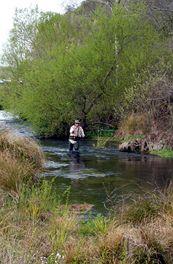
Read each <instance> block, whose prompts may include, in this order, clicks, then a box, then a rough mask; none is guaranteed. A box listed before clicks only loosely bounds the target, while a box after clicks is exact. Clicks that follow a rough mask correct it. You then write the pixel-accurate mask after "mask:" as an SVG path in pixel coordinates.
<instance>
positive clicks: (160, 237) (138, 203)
mask: <svg viewBox="0 0 173 264" xmlns="http://www.w3.org/2000/svg"><path fill="white" fill-rule="evenodd" d="M1 138H3V140H1V141H0V142H1V144H0V146H1V148H0V151H1V155H5V153H7V151H8V153H9V155H11V157H13V158H15V159H16V162H17V161H18V162H19V163H20V166H13V170H11V164H12V163H10V162H9V160H8V162H7V160H6V159H5V160H4V163H3V164H1V163H0V166H1V171H3V172H4V170H5V172H6V175H11V176H13V178H12V177H5V178H3V173H1V174H0V178H1V179H3V181H1V180H0V203H1V222H0V241H1V246H2V247H1V252H0V259H1V261H2V263H4V264H5V263H9V262H10V261H12V262H13V263H14V264H15V263H16V264H17V263H19V262H22V263H23V264H25V263H27V264H28V263H33V262H34V263H35V264H37V263H38V264H40V263H42V264H43V263H50V264H54V263H58V264H61V263H62V264H63V263H71V264H79V263H91V264H94V263H110V264H112V263H119V264H120V263H122V262H123V263H125V264H127V263H128V264H130V263H136V264H137V263H168V264H169V263H170V264H171V263H172V262H171V261H172V256H173V252H172V250H171V245H172V233H173V229H172V225H171V223H172V217H173V204H172V197H173V189H172V187H171V186H170V187H169V188H168V189H166V191H165V192H163V193H162V192H161V191H157V192H156V191H155V192H153V193H152V195H151V194H145V196H144V197H139V196H136V198H135V197H132V199H133V202H132V203H131V205H128V206H127V205H126V206H125V205H122V204H123V202H122V203H119V205H116V206H114V205H113V204H112V206H111V207H110V209H109V214H108V216H106V217H105V216H102V215H97V216H95V217H93V216H92V214H90V213H89V211H88V210H90V209H91V206H89V205H86V204H83V205H80V206H77V205H75V206H73V205H70V204H69V202H70V201H69V192H70V190H69V189H67V190H66V191H65V192H64V193H63V194H61V195H59V196H57V193H56V190H55V188H54V182H53V181H52V182H51V181H50V180H49V181H48V180H46V179H45V180H43V179H42V180H41V181H40V180H39V182H38V181H37V182H35V179H34V178H33V177H31V178H30V177H29V178H28V172H30V173H31V176H32V175H33V171H32V170H29V171H28V166H26V162H27V163H28V164H30V166H34V168H35V167H36V166H35V164H39V166H37V168H38V169H39V171H40V169H41V166H40V164H42V162H41V163H40V162H39V163H38V160H39V161H42V157H43V156H42V154H41V153H40V149H39V147H38V145H37V144H36V143H34V142H33V141H27V140H26V139H25V141H23V142H21V138H20V140H19V141H18V140H17V139H15V140H14V138H13V137H12V136H10V139H11V141H10V142H11V143H12V142H13V144H9V135H8V136H7V134H5V136H3V137H1ZM2 142H3V144H2ZM14 142H18V143H17V144H16V143H15V144H14ZM19 142H20V148H19ZM12 146H13V147H12ZM26 146H27V147H26ZM28 146H29V149H32V151H31V152H30V151H29V152H28ZM31 146H32V148H31ZM19 149H20V151H19ZM28 153H30V154H31V153H32V156H31V155H28ZM33 153H37V154H35V155H33ZM33 157H35V158H36V157H37V159H35V158H34V159H33ZM38 157H39V158H38ZM40 157H41V159H40ZM33 160H37V162H36V163H35V162H33ZM4 164H5V166H4ZM15 164H16V163H15ZM19 168H20V172H22V173H23V175H27V178H23V177H19V178H18V176H19ZM25 172H27V173H25ZM37 173H38V170H37V171H35V175H37ZM26 179H30V180H29V181H28V180H27V181H26ZM31 179H32V180H31ZM5 180H6V181H7V182H8V183H9V182H11V180H12V182H14V181H16V183H17V184H16V185H15V184H8V188H7V185H5V184H4V181H5ZM19 183H20V184H19ZM16 186H18V188H16ZM19 186H20V188H19ZM134 200H135V202H134ZM112 201H113V200H112ZM87 211H88V213H87ZM86 213H87V214H86ZM86 216H87V217H86Z"/></svg>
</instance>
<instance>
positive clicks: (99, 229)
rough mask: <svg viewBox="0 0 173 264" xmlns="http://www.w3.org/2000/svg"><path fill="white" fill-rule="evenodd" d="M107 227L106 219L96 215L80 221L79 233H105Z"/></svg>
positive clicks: (84, 234) (85, 234)
mask: <svg viewBox="0 0 173 264" xmlns="http://www.w3.org/2000/svg"><path fill="white" fill-rule="evenodd" d="M107 229H108V219H107V218H105V217H103V216H101V215H98V216H97V217H95V218H94V219H88V221H87V222H86V221H85V222H82V223H81V225H80V230H79V232H80V234H81V235H83V236H87V235H90V236H91V235H94V236H96V235H98V234H106V232H107Z"/></svg>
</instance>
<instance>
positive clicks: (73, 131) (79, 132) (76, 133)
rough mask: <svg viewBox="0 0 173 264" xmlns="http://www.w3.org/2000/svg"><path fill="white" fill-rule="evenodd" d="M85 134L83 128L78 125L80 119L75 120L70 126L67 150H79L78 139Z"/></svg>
mask: <svg viewBox="0 0 173 264" xmlns="http://www.w3.org/2000/svg"><path fill="white" fill-rule="evenodd" d="M84 137H85V134H84V131H83V128H82V127H81V126H80V121H79V120H75V123H74V125H73V126H72V127H71V128H70V137H69V143H70V146H69V151H70V152H73V149H74V150H75V151H78V150H79V140H80V138H84Z"/></svg>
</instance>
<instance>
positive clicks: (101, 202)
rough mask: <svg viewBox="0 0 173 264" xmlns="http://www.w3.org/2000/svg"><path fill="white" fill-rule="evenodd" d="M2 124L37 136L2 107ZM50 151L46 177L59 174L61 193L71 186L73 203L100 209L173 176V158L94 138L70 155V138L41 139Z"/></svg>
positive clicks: (162, 185) (0, 116) (16, 131)
mask: <svg viewBox="0 0 173 264" xmlns="http://www.w3.org/2000/svg"><path fill="white" fill-rule="evenodd" d="M0 128H8V129H11V130H12V131H13V132H15V133H17V134H20V135H23V136H29V137H34V134H33V132H32V130H31V129H30V128H29V126H27V125H26V123H25V124H24V123H23V122H22V121H20V120H19V119H18V118H17V117H14V116H12V115H11V114H8V113H6V112H4V111H0ZM39 143H40V145H41V147H42V149H43V151H44V153H45V155H46V163H45V172H44V174H43V175H42V177H46V179H52V178H55V183H54V184H55V188H56V191H57V195H59V194H61V193H63V192H65V191H66V190H67V189H68V188H70V197H69V200H70V202H71V203H80V204H81V203H89V204H93V205H94V210H95V211H96V212H97V213H98V212H99V213H103V212H105V210H106V209H105V208H107V206H109V204H110V203H111V204H112V203H114V204H116V203H117V202H119V201H120V200H121V199H122V197H124V196H125V197H133V196H134V195H137V194H143V193H146V192H152V191H153V190H154V189H156V188H159V189H160V188H164V187H165V186H166V185H168V184H169V182H170V181H171V180H172V179H173V170H172V168H173V160H171V159H162V158H159V157H155V156H141V155H136V154H126V153H120V152H119V151H118V150H117V149H116V147H115V146H113V147H112V148H111V147H110V148H104V149H96V148H95V147H94V146H93V145H94V144H93V142H89V141H88V140H85V141H83V142H82V143H81V148H80V158H75V157H73V158H70V157H69V156H68V142H67V141H60V140H52V139H48V140H40V142H39Z"/></svg>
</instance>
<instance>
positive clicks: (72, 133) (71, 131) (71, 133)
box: [70, 126, 74, 136]
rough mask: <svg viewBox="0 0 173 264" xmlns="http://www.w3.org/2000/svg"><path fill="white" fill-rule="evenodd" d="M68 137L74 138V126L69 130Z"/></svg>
mask: <svg viewBox="0 0 173 264" xmlns="http://www.w3.org/2000/svg"><path fill="white" fill-rule="evenodd" d="M70 136H74V126H72V127H71V128H70Z"/></svg>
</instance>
